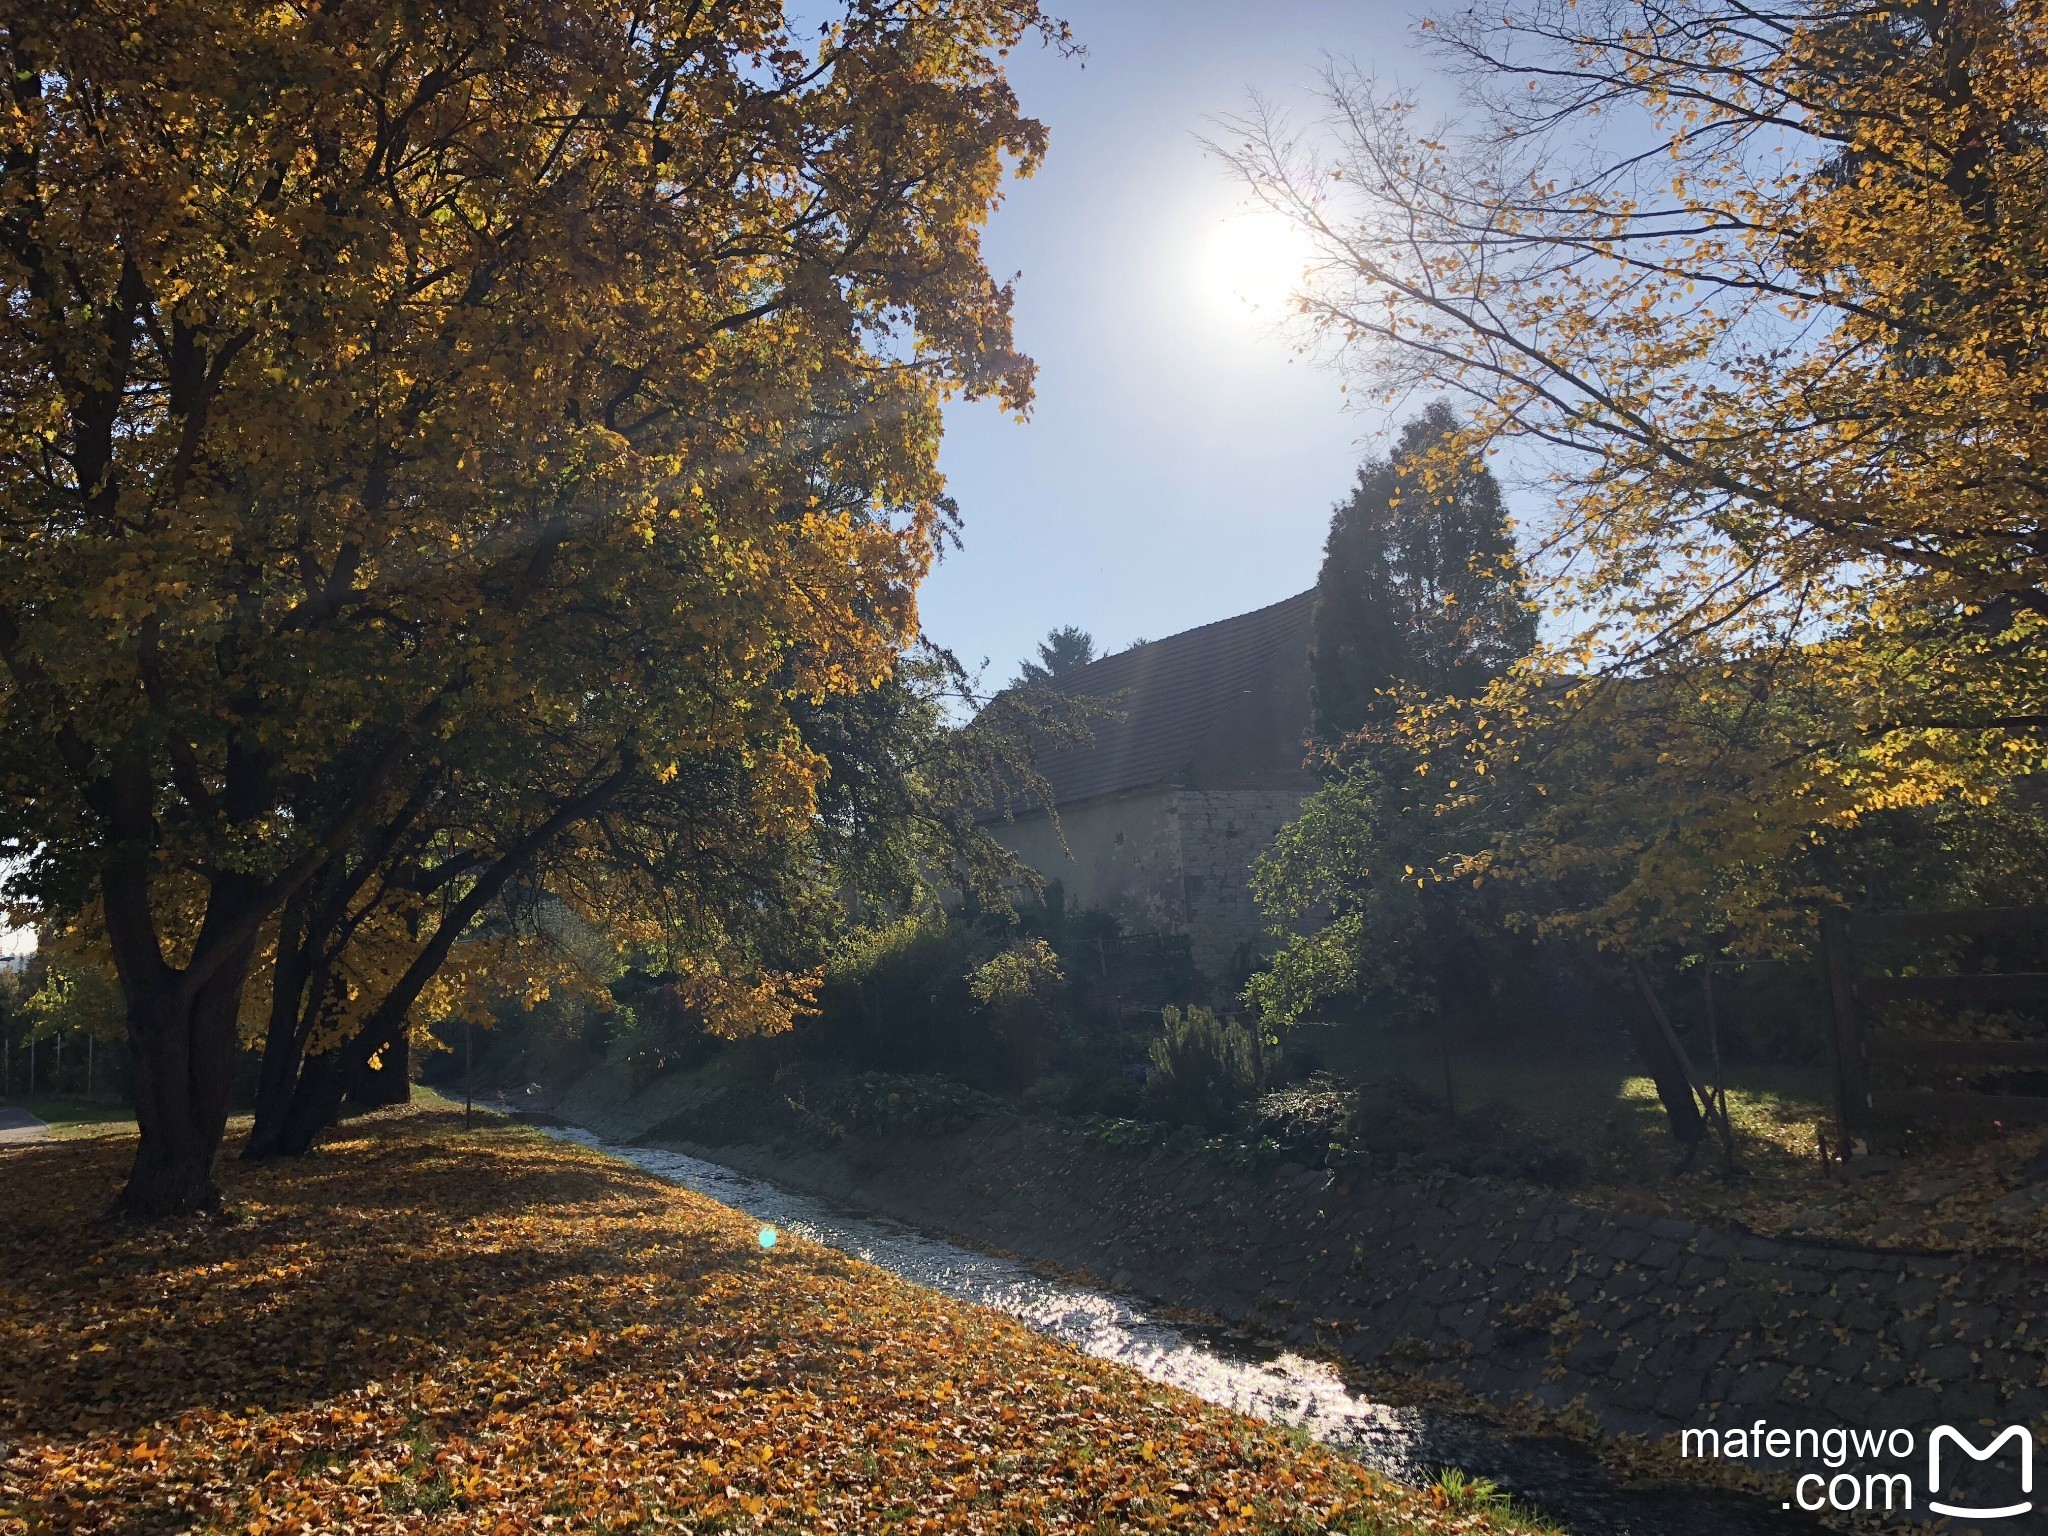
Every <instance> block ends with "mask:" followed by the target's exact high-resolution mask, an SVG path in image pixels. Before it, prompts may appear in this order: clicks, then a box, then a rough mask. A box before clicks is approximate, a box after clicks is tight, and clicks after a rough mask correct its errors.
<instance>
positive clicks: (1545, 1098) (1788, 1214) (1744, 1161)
mask: <svg viewBox="0 0 2048 1536" xmlns="http://www.w3.org/2000/svg"><path fill="white" fill-rule="evenodd" d="M1304 1041H1305V1043H1308V1044H1309V1045H1310V1046H1311V1048H1312V1049H1313V1050H1314V1051H1315V1052H1316V1053H1317V1055H1318V1056H1319V1057H1320V1058H1321V1059H1322V1060H1323V1061H1324V1063H1325V1064H1326V1065H1327V1066H1329V1067H1330V1068H1331V1069H1332V1070H1334V1071H1336V1072H1337V1073H1339V1074H1341V1075H1342V1076H1343V1077H1344V1078H1346V1079H1347V1080H1349V1081H1350V1082H1352V1083H1355V1084H1358V1085H1359V1086H1361V1087H1367V1088H1370V1087H1372V1086H1374V1085H1378V1086H1380V1087H1381V1088H1384V1087H1385V1085H1387V1084H1388V1083H1390V1082H1394V1081H1398V1080H1406V1081H1408V1082H1410V1083H1412V1084H1414V1085H1416V1087H1417V1088H1418V1089H1419V1090H1420V1091H1422V1092H1424V1093H1427V1094H1430V1095H1434V1096H1435V1098H1436V1102H1438V1103H1439V1104H1440V1102H1441V1095H1442V1092H1443V1087H1442V1085H1443V1063H1442V1058H1441V1056H1440V1055H1439V1054H1438V1052H1437V1048H1436V1046H1435V1043H1434V1042H1433V1041H1430V1040H1428V1039H1417V1038H1414V1037H1406V1038H1404V1037H1402V1036H1400V1035H1397V1034H1394V1033H1392V1032H1390V1031H1384V1030H1371V1029H1361V1028H1344V1027H1336V1026H1323V1027H1320V1028H1318V1029H1315V1030H1312V1031H1305V1032H1304ZM1450 1075H1451V1080H1452V1083H1453V1085H1454V1091H1455V1093H1456V1095H1457V1102H1458V1106H1459V1111H1460V1113H1461V1115H1465V1116H1468V1117H1476V1115H1477V1114H1478V1113H1480V1112H1493V1113H1496V1114H1497V1115H1498V1116H1500V1117H1504V1118H1505V1119H1506V1120H1507V1121H1508V1122H1510V1123H1511V1124H1512V1125H1513V1126H1515V1127H1517V1128H1518V1129H1520V1130H1523V1131H1526V1132H1527V1133H1528V1134H1530V1135H1531V1136H1533V1137H1537V1138H1541V1139H1542V1140H1543V1141H1545V1142H1547V1143H1549V1144H1552V1145H1555V1146H1557V1147H1560V1148H1563V1149H1566V1150H1568V1151H1569V1152H1571V1153H1572V1154H1573V1155H1574V1156H1575V1157H1576V1159H1577V1161H1578V1163H1579V1165H1580V1167H1581V1168H1582V1170H1583V1177H1582V1178H1581V1179H1580V1181H1579V1182H1578V1183H1577V1184H1576V1185H1575V1186H1574V1187H1573V1188H1572V1190H1571V1193H1572V1196H1573V1198H1575V1199H1579V1200H1583V1201H1585V1202H1587V1203H1588V1204H1592V1205H1597V1206H1605V1207H1609V1208H1613V1209H1625V1210H1634V1211H1648V1212H1656V1213H1659V1214H1668V1215H1675V1216H1684V1217H1690V1218H1694V1219H1703V1220H1709V1221H1716V1222H1721V1223H1726V1224H1736V1225H1740V1226H1742V1227H1744V1228H1747V1229H1748V1230H1751V1231H1754V1232H1759V1233H1763V1234H1766V1235H1788V1234H1789V1235H1793V1236H1802V1237H1810V1238H1815V1239H1821V1240H1827V1241H1835V1242H1846V1243H1856V1244H1861V1245H1867V1246H1873V1247H1879V1248H1887V1247H1889V1248H1907V1249H1913V1250H1926V1251H1934V1252H1981V1251H1986V1250H1992V1249H1998V1250H2012V1249H2017V1250H2020V1251H2023V1252H2026V1253H2029V1254H2032V1255H2034V1256H2036V1257H2042V1258H2048V1200H2044V1201H2043V1202H2042V1204H2041V1205H2040V1206H2039V1207H2030V1205H2029V1196H2028V1195H2027V1193H2026V1192H2027V1191H2028V1190H2030V1189H2033V1188H2036V1187H2038V1186H2040V1185H2041V1184H2042V1183H2043V1182H2044V1180H2048V1130H2033V1131H2015V1132H2013V1133H2012V1134H2009V1135H2004V1136H2000V1137H1998V1138H1995V1139H1993V1140H1989V1141H1967V1140H1955V1141H1950V1142H1947V1143H1937V1142H1929V1143H1924V1144H1922V1145H1920V1146H1918V1147H1916V1148H1915V1149H1913V1151H1912V1153H1911V1155H1909V1156H1906V1157H1903V1158H1898V1159H1873V1160H1868V1161H1864V1162H1858V1161H1855V1160H1852V1161H1851V1163H1850V1164H1849V1165H1848V1167H1847V1169H1846V1170H1845V1169H1844V1168H1842V1167H1841V1166H1840V1165H1839V1164H1826V1163H1823V1162H1822V1161H1821V1158H1820V1144H1819V1137H1820V1136H1821V1134H1823V1133H1824V1132H1825V1133H1826V1134H1827V1135H1828V1137H1829V1140H1830V1142H1832V1141H1833V1139H1834V1137H1833V1128H1832V1112H1831V1108H1830V1104H1829V1095H1830V1092H1831V1089H1830V1086H1829V1079H1828V1076H1827V1074H1826V1072H1825V1071H1824V1070H1823V1069H1820V1068H1797V1067H1783V1066H1759V1065H1755V1064H1748V1063H1745V1064H1740V1065H1731V1066H1730V1067H1729V1068H1728V1071H1727V1076H1726V1084H1725V1086H1726V1091H1727V1097H1728V1118H1729V1121H1730V1124H1731V1125H1732V1127H1733V1129H1734V1137H1735V1150H1736V1157H1737V1160H1738V1166H1739V1172H1738V1174H1737V1175H1736V1176H1734V1177H1730V1176H1729V1175H1728V1173H1727V1170H1726V1168H1725V1166H1724V1163H1723V1159H1722V1156H1721V1151H1720V1148H1719V1147H1718V1146H1713V1145H1710V1146H1709V1147H1707V1148H1704V1149H1703V1150H1702V1151H1701V1153H1700V1154H1699V1156H1698V1157H1697V1158H1696V1159H1695V1160H1694V1162H1693V1165H1692V1167H1691V1168H1689V1169H1687V1170H1685V1171H1680V1170H1679V1169H1678V1167H1677V1163H1678V1157H1677V1147H1676V1144H1675V1143H1674V1142H1673V1141H1672V1139H1671V1136H1670V1132H1669V1130H1668V1127H1667V1122H1666V1119H1665V1115H1664V1110H1663V1106H1662V1105H1661V1103H1660V1102H1659V1101H1658V1098H1657V1090H1656V1085H1655V1084H1654V1083H1652V1082H1651V1080H1650V1079H1649V1078H1648V1077H1646V1076H1642V1075H1640V1074H1637V1073H1633V1072H1630V1071H1627V1070H1625V1069H1622V1068H1619V1067H1616V1066H1613V1065H1611V1064H1600V1063H1582V1064H1576V1065H1567V1066H1557V1065H1554V1064H1548V1063H1540V1064H1539V1063H1531V1062H1528V1061H1526V1060H1521V1061H1518V1060H1515V1059H1513V1058H1512V1057H1508V1056H1504V1055H1503V1054H1501V1053H1498V1052H1493V1053H1488V1052H1481V1051H1476V1050H1469V1049H1468V1050H1454V1052H1453V1055H1452V1058H1451V1068H1450ZM1437 1112H1438V1113H1441V1111H1440V1109H1439V1110H1438V1111H1437Z"/></svg>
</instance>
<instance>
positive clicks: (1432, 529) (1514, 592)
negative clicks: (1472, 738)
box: [1309, 401, 1536, 745]
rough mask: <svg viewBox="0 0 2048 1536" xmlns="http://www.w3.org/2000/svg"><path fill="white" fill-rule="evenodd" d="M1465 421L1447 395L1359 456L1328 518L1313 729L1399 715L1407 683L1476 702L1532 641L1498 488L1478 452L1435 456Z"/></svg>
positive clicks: (1343, 733) (1329, 732) (1532, 617)
mask: <svg viewBox="0 0 2048 1536" xmlns="http://www.w3.org/2000/svg"><path fill="white" fill-rule="evenodd" d="M1458 431H1459V422H1458V420H1457V417H1456V415H1455V414H1454V413H1453V412H1452V410H1451V408H1450V407H1449V406H1448V405H1446V404H1444V403H1443V402H1441V401H1439V402H1436V403H1434V404H1432V405H1431V406H1429V407H1428V408H1427V409H1426V410H1425V411H1424V412H1423V413H1422V414H1421V415H1420V416H1418V417H1416V418H1415V419H1414V420H1412V421H1410V422H1409V423H1408V424H1407V425H1406V426H1404V427H1403V428H1402V429H1401V435H1400V439H1399V441H1398V442H1397V444H1396V445H1395V447H1394V451H1393V452H1392V453H1391V454H1390V455H1389V456H1388V457H1386V458H1383V459H1372V460H1369V461H1367V462H1366V463H1365V464H1364V465H1362V466H1360V468H1359V471H1358V483H1357V485H1355V486H1354V487H1353V488H1352V492H1351V496H1350V499H1349V500H1347V501H1345V502H1344V503H1342V504H1341V505H1339V506H1338V508H1337V510H1336V513H1335V514H1334V515H1333V516H1332V518H1331V519H1330V536H1329V538H1328V540H1327V541H1326V542H1325V544H1324V546H1323V564H1322V568H1321V570H1320V571H1319V572H1318V573H1317V576H1316V608H1315V619H1314V629H1313V636H1312V639H1311V641H1310V657H1309V666H1310V679H1311V687H1312V689H1313V691H1314V708H1315V725H1314V729H1315V734H1316V736H1317V737H1318V738H1319V739H1320V740H1322V741H1323V742H1325V743H1327V744H1332V745H1334V744H1335V743H1337V742H1340V741H1342V740H1343V739H1344V738H1345V737H1348V736H1350V735H1352V734H1353V733H1354V732H1356V731H1358V730H1359V729H1360V728H1362V727H1363V726H1365V725H1366V724H1367V723H1368V722H1369V721H1370V722H1375V723H1376V724H1378V725H1379V726H1380V727H1381V728H1383V729H1384V728H1385V727H1387V726H1388V725H1390V724H1391V722H1392V720H1393V718H1394V715H1395V713H1396V711H1397V709H1398V707H1399V704H1400V700H1401V697H1402V695H1403V694H1404V693H1414V694H1420V695H1422V696H1424V697H1430V698H1441V697H1445V696H1452V697H1458V698H1470V697H1472V696H1474V695H1476V694H1479V693H1482V692H1484V691H1485V689H1486V686H1487V684H1489V683H1490V682H1492V681H1493V679H1494V678H1496V677H1498V676H1500V675H1501V674H1502V673H1503V672H1505V671H1506V670H1507V669H1508V667H1509V666H1510V665H1512V664H1513V663H1514V662H1515V661H1517V660H1518V659H1520V658H1521V657H1522V656H1525V655H1527V654H1528V652H1529V651H1530V650H1532V649H1533V648H1534V647H1535V644H1536V613H1535V609H1534V608H1533V607H1532V606H1531V605H1530V603H1529V600H1528V596H1527V594H1526V591H1525V589H1524V582H1523V578H1522V566H1521V561H1520V558H1519V556H1518V554H1517V551H1516V549H1515V540H1514V534H1513V532H1512V531H1511V530H1510V528H1509V526H1508V517H1507V509H1506V507H1505V506H1504V505H1503V504H1502V502H1501V496H1500V486H1499V485H1498V484H1497V483H1496V482H1495V480H1494V478H1493V474H1492V472H1491V471H1489V470H1488V469H1487V468H1486V465H1485V463H1484V461H1483V460H1481V459H1478V458H1476V457H1474V458H1467V459H1465V460H1464V461H1463V462H1459V461H1457V460H1452V461H1450V462H1449V463H1448V464H1447V465H1440V464H1439V463H1438V458H1437V456H1438V455H1439V453H1441V452H1442V451H1443V450H1445V449H1446V448H1447V447H1448V446H1450V444H1451V441H1452V439H1454V438H1455V436H1456V434H1457V433H1458Z"/></svg>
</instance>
